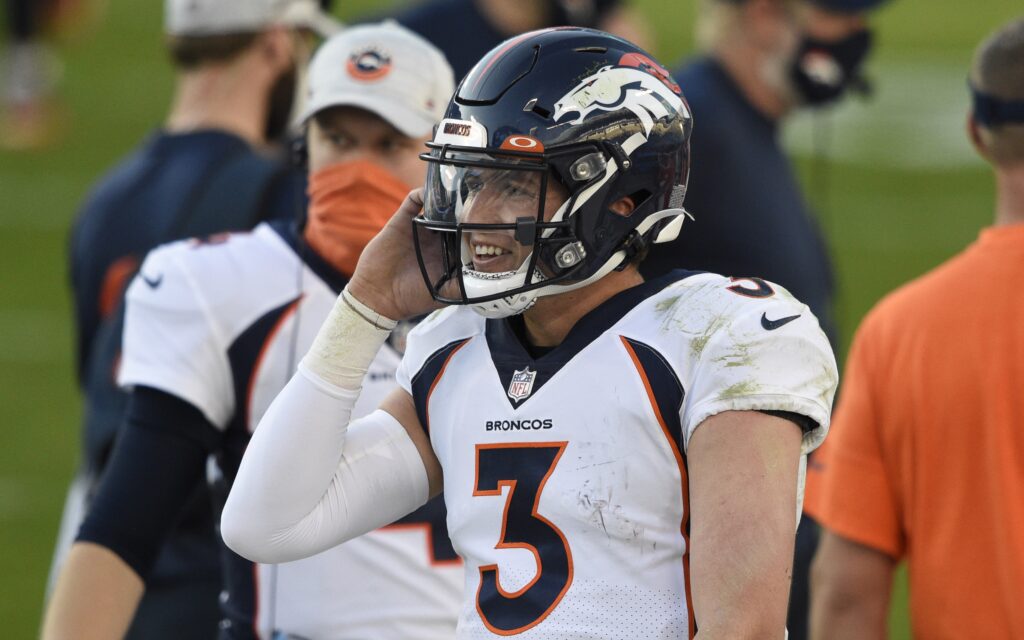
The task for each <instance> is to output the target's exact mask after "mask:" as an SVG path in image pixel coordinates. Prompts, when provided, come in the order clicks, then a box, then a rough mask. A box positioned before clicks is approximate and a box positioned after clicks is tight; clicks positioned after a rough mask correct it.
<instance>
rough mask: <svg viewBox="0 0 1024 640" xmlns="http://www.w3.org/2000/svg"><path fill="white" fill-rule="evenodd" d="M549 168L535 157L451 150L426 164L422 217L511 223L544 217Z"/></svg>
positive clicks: (443, 221)
mask: <svg viewBox="0 0 1024 640" xmlns="http://www.w3.org/2000/svg"><path fill="white" fill-rule="evenodd" d="M547 183H548V177H547V171H546V167H545V165H544V164H542V163H538V162H537V161H533V160H517V159H496V158H494V157H493V156H490V155H487V154H482V153H480V154H474V153H449V154H447V155H446V157H445V159H444V160H440V159H439V160H438V161H434V162H431V163H430V167H429V168H428V170H427V192H426V194H425V199H424V217H425V218H426V219H427V220H430V221H432V222H442V223H451V224H472V225H478V224H486V225H514V224H515V223H516V222H518V221H520V219H522V218H526V217H528V218H531V219H532V220H534V221H536V222H541V221H543V219H544V218H543V212H544V209H545V207H544V205H545V197H544V196H545V191H546V190H547Z"/></svg>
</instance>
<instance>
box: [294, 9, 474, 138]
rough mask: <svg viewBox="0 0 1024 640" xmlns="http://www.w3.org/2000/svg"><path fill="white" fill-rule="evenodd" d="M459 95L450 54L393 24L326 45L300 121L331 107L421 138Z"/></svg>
mask: <svg viewBox="0 0 1024 640" xmlns="http://www.w3.org/2000/svg"><path fill="white" fill-rule="evenodd" d="M453 91H455V74H454V73H453V72H452V68H451V66H450V65H449V64H448V61H447V60H446V59H445V57H444V54H443V53H441V51H440V50H439V49H437V48H436V47H435V46H434V45H432V44H430V43H429V42H427V41H426V40H424V39H423V38H421V37H420V36H418V35H417V34H415V33H413V32H412V31H410V30H408V29H406V28H405V27H402V26H400V25H399V24H398V23H396V22H394V21H391V20H387V21H385V22H381V23H376V24H366V25H360V26H356V27H349V28H347V29H345V30H344V31H342V32H341V33H339V34H337V35H335V36H333V37H332V38H331V39H330V40H327V41H326V42H324V43H323V44H322V45H320V49H319V50H317V52H316V55H314V56H313V61H312V62H311V63H310V65H309V85H308V91H307V99H306V104H305V108H304V109H303V110H302V116H301V118H300V119H301V120H302V121H303V122H305V121H306V120H309V118H311V117H312V116H313V115H315V114H316V113H317V112H318V111H322V110H323V109H327V108H329V107H340V106H351V107H360V108H362V109H366V110H367V111H370V112H372V113H375V114H377V115H378V116H380V117H381V118H383V119H384V120H386V121H387V122H389V123H391V125H392V126H393V127H395V128H396V129H398V130H399V131H401V132H402V133H404V134H405V135H407V136H409V137H410V138H420V137H422V136H425V135H428V134H429V133H430V132H431V131H432V130H433V127H434V125H435V124H437V123H438V122H440V121H441V119H442V118H443V117H444V112H445V109H446V108H447V107H448V101H449V100H450V99H451V97H452V92H453Z"/></svg>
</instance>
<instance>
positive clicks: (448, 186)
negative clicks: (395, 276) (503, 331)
mask: <svg viewBox="0 0 1024 640" xmlns="http://www.w3.org/2000/svg"><path fill="white" fill-rule="evenodd" d="M428 146H430V147H431V149H432V151H431V153H429V154H424V155H423V156H421V157H422V158H423V159H425V160H427V161H428V162H429V163H430V166H429V168H428V170H427V181H426V185H427V187H426V190H425V193H424V213H423V216H422V217H420V218H418V219H417V220H416V224H415V227H414V231H415V240H416V242H415V244H416V250H417V253H418V254H419V257H420V265H421V269H422V272H423V276H424V280H425V281H426V282H427V285H428V286H429V287H430V290H431V294H432V295H433V296H434V298H435V299H436V300H438V301H439V302H443V303H446V304H468V305H472V306H473V308H474V310H476V311H477V312H479V313H481V314H482V315H485V316H488V317H506V316H509V315H514V314H517V313H521V312H522V311H525V310H526V309H528V308H529V307H530V306H532V304H533V303H534V302H535V301H536V298H537V297H538V296H539V295H541V293H542V292H541V291H540V289H542V288H544V287H548V286H550V285H555V284H558V283H565V282H567V281H572V280H573V279H574V276H575V275H576V274H577V272H578V271H579V268H580V267H581V266H582V264H583V258H584V257H585V256H586V249H585V248H584V245H583V243H582V242H580V238H579V237H578V235H577V233H576V226H577V224H576V223H577V220H576V218H575V216H574V215H573V214H574V213H575V212H576V210H577V208H578V206H579V205H580V204H582V202H581V200H582V199H589V198H590V197H591V196H592V195H594V194H593V189H592V187H594V186H599V185H600V183H601V182H602V179H603V178H604V175H605V168H606V161H605V155H604V154H603V153H602V152H601V149H600V147H599V145H597V144H589V143H585V144H578V145H572V146H567V147H564V148H562V149H559V150H558V151H557V152H554V153H528V152H519V151H513V150H506V149H501V150H494V149H488V150H484V149H479V148H473V147H455V146H451V145H436V144H430V145H428ZM562 176H565V177H564V178H563V177H562ZM567 183H568V184H569V185H571V186H567ZM588 189H589V190H590V191H588ZM427 232H436V233H439V234H440V235H441V240H442V244H443V255H442V260H441V265H440V267H439V268H437V269H433V270H432V269H430V268H429V267H428V266H427V264H428V262H429V261H426V260H424V256H423V255H422V253H421V252H422V251H423V249H422V247H421V245H422V242H421V240H422V238H421V234H423V233H427ZM545 293H546V292H545Z"/></svg>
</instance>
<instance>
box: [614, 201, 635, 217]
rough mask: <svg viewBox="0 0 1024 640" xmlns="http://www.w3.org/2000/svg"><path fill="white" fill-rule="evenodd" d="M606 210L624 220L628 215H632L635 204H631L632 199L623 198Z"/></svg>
mask: <svg viewBox="0 0 1024 640" xmlns="http://www.w3.org/2000/svg"><path fill="white" fill-rule="evenodd" d="M608 208H609V209H611V210H612V211H613V212H615V213H617V214H619V215H620V216H622V217H623V218H625V217H627V216H629V214H631V213H633V210H634V209H636V203H635V202H633V198H632V197H630V196H624V197H622V198H619V199H618V200H616V201H615V202H613V203H612V205H611V206H610V207H608Z"/></svg>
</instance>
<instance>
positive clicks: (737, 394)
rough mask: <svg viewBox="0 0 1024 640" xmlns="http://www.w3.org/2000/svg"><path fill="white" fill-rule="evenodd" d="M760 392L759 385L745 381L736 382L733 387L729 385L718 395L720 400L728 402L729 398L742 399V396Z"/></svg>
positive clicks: (751, 381)
mask: <svg viewBox="0 0 1024 640" xmlns="http://www.w3.org/2000/svg"><path fill="white" fill-rule="evenodd" d="M760 390H761V385H759V384H758V383H756V382H754V381H753V380H746V381H744V382H737V383H736V384H734V385H730V386H728V387H726V388H725V389H723V390H722V393H720V394H718V398H719V399H720V400H728V399H730V398H742V397H743V396H749V395H754V394H756V393H758V392H759V391H760Z"/></svg>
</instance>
